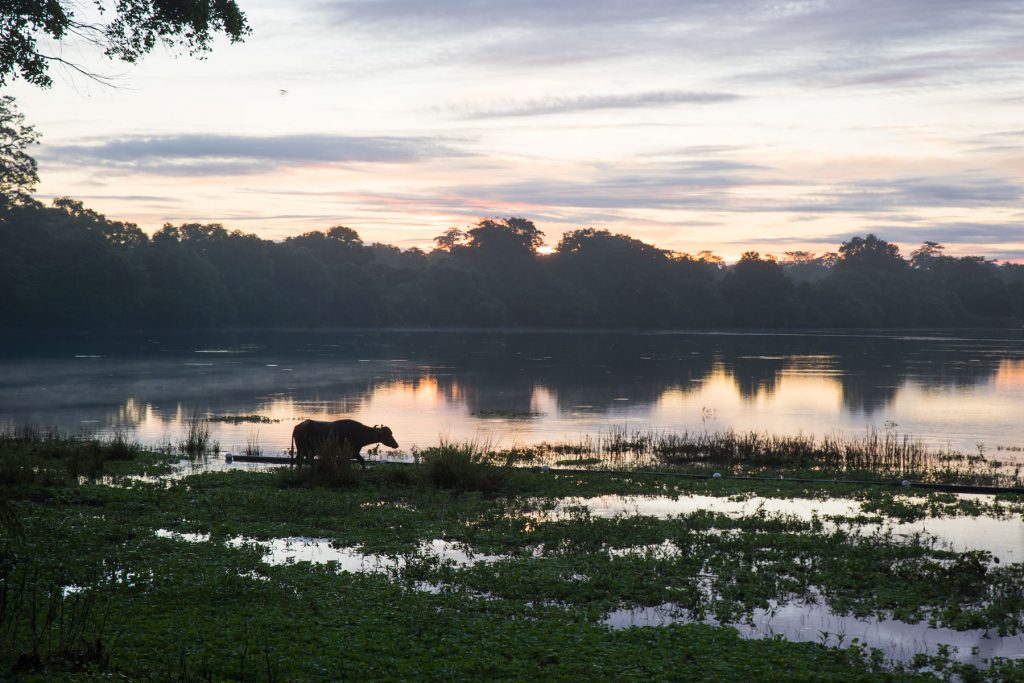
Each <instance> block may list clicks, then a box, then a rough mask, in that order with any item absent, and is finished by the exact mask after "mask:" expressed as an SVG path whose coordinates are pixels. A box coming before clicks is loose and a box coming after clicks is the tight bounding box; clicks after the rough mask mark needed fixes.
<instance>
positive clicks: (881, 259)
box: [836, 234, 907, 271]
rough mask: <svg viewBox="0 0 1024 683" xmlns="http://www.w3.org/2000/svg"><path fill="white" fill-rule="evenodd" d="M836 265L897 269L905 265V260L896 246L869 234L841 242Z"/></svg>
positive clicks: (903, 267)
mask: <svg viewBox="0 0 1024 683" xmlns="http://www.w3.org/2000/svg"><path fill="white" fill-rule="evenodd" d="M836 266H838V267H840V268H871V269H875V270H890V271H899V270H903V269H905V268H906V267H907V262H906V261H904V260H903V258H902V257H901V256H900V248H899V247H898V246H896V245H895V244H892V243H890V242H886V241H885V240H881V239H878V238H877V237H875V236H874V235H870V234H869V235H868V236H867V237H854V238H852V239H851V240H850V241H849V242H843V244H842V246H840V247H839V260H838V261H837V262H836Z"/></svg>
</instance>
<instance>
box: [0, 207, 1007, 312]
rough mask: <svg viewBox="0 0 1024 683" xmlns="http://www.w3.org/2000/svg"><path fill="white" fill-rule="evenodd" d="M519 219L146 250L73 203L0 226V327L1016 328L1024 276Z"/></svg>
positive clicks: (115, 224) (984, 267) (896, 253)
mask: <svg viewBox="0 0 1024 683" xmlns="http://www.w3.org/2000/svg"><path fill="white" fill-rule="evenodd" d="M543 238H544V236H543V233H542V232H541V231H540V230H539V229H537V227H536V226H535V225H534V224H533V223H532V222H531V221H530V220H528V219H525V218H518V217H509V218H505V219H500V220H498V219H489V218H488V219H482V220H480V221H478V222H477V223H475V224H473V225H471V226H469V227H467V228H466V229H465V230H462V229H457V228H452V229H450V230H448V231H447V232H445V233H444V234H443V235H439V236H438V237H437V238H436V239H435V246H434V248H433V249H432V250H430V251H425V250H421V249H418V248H412V249H407V250H404V251H403V250H401V249H399V248H398V247H395V246H393V245H388V244H381V243H374V244H365V243H364V242H363V240H362V238H360V236H359V234H358V233H357V232H356V231H355V230H353V229H351V228H348V227H344V226H334V227H332V228H329V229H327V230H325V231H320V230H314V231H310V232H306V233H304V234H302V235H298V236H295V237H289V238H287V239H285V240H283V241H280V242H275V241H271V240H265V239H262V238H260V237H258V236H257V235H255V234H248V233H243V232H241V231H238V230H230V229H228V228H225V227H224V226H222V225H220V224H197V223H188V224H182V225H178V226H175V225H170V224H168V225H165V226H164V227H163V228H161V229H160V230H158V231H157V232H155V233H154V234H153V235H152V236H150V235H147V234H146V233H145V232H143V231H142V230H141V229H140V228H139V227H138V226H136V225H134V224H131V223H124V222H120V221H114V220H110V219H108V218H106V217H105V216H103V215H102V214H99V213H96V212H95V211H92V210H90V209H88V208H86V207H85V206H83V205H82V203H81V202H78V201H76V200H73V199H70V198H66V197H65V198H59V199H57V200H55V201H54V203H53V205H52V206H51V207H45V206H43V205H42V204H40V203H37V202H27V203H25V204H23V205H18V206H9V207H7V210H6V211H5V212H4V213H3V215H0V290H3V291H5V292H7V295H6V296H5V297H4V300H3V301H0V317H2V319H3V320H4V321H5V326H6V327H7V328H8V329H19V330H69V329H82V330H104V329H108V330H125V329H154V330H167V329H183V328H191V329H212V328H237V327H245V328H270V329H280V328H294V327H305V328H310V327H312V328H331V327H362V328H366V327H371V328H380V327H426V328H433V327H443V328H453V327H472V328H489V329H493V328H508V327H525V328H539V329H550V328H554V329H637V330H656V329H707V328H741V329H773V330H795V329H809V328H841V329H850V328H864V329H881V328H904V329H905V328H967V327H988V328H1014V329H1019V328H1020V327H1021V325H1022V320H1024V265H1022V264H1012V263H1003V264H999V263H997V262H995V261H991V260H988V259H986V258H984V257H983V256H958V257H953V256H948V255H946V254H945V252H944V247H943V246H942V245H941V244H938V243H935V242H925V243H924V244H922V245H921V247H919V248H917V249H915V250H913V252H912V253H911V254H910V255H909V257H904V256H903V255H902V254H901V253H900V250H899V248H898V247H897V246H896V245H895V244H892V243H890V242H886V241H885V240H884V239H881V238H879V237H876V236H875V235H867V236H864V237H860V236H858V237H852V238H851V239H850V240H849V241H847V242H843V243H842V244H841V245H838V247H837V250H836V251H834V252H824V253H820V254H819V253H811V252H803V251H791V252H785V253H784V254H779V255H770V254H764V255H762V254H760V253H758V252H754V251H750V252H746V253H745V254H744V255H743V257H742V258H741V259H740V260H739V261H738V262H736V263H734V264H726V263H725V262H724V261H723V260H722V259H721V258H720V257H718V256H717V255H715V254H713V253H712V252H709V251H702V252H699V253H697V254H688V253H679V252H673V251H670V250H666V249H662V248H659V247H657V246H655V245H652V244H647V243H644V242H642V241H640V240H637V239H634V238H631V237H628V236H626V235H620V234H612V233H610V232H608V231H606V230H600V229H595V228H580V229H576V230H571V231H569V232H567V233H566V234H565V235H564V236H563V237H562V238H561V239H560V240H559V241H558V243H557V244H556V245H554V246H553V247H552V248H551V249H550V250H548V251H540V247H541V246H542V245H543V243H544V242H543Z"/></svg>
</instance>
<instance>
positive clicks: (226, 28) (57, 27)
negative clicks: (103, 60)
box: [0, 0, 249, 88]
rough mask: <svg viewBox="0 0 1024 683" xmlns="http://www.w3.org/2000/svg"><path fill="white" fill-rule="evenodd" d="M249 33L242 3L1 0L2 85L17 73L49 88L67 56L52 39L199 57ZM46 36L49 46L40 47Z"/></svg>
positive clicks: (108, 50)
mask: <svg viewBox="0 0 1024 683" xmlns="http://www.w3.org/2000/svg"><path fill="white" fill-rule="evenodd" d="M248 33H249V26H248V24H247V23H246V18H245V14H244V13H243V12H242V10H241V9H239V7H238V5H237V3H236V2H235V0H92V2H73V1H72V0H2V2H0V85H3V84H5V83H7V82H8V81H10V80H14V79H16V78H23V79H25V80H26V81H28V82H29V83H32V84H34V85H38V86H41V87H44V88H45V87H48V86H49V85H51V83H52V79H51V77H50V74H49V67H50V66H51V65H52V64H54V63H58V64H63V65H65V66H68V67H69V68H71V69H72V70H74V71H77V72H81V73H84V74H85V75H88V76H95V74H91V73H89V72H88V71H86V70H85V69H84V67H82V66H81V65H78V64H74V63H70V62H67V61H65V60H64V59H63V58H62V57H61V56H60V50H57V49H55V50H53V54H51V53H50V52H48V49H49V48H48V45H49V44H50V42H51V41H56V42H57V43H60V42H61V41H67V40H72V39H74V40H77V41H81V42H86V43H91V44H93V45H95V46H96V47H97V48H98V49H99V50H101V51H102V52H103V54H105V55H106V56H107V57H110V58H112V59H119V60H122V61H125V62H129V63H134V62H137V61H138V60H139V59H140V58H142V57H143V56H144V55H146V54H147V53H149V52H150V51H151V50H152V49H153V48H154V47H156V45H157V44H163V45H165V46H166V47H168V48H171V49H184V50H186V51H187V52H188V53H189V54H192V55H200V54H202V53H203V52H206V51H207V50H209V49H210V44H211V42H212V40H213V39H214V38H215V37H216V36H217V35H218V34H224V35H226V36H227V37H228V38H229V39H230V40H231V42H237V41H240V40H242V39H243V38H244V37H245V36H246V35H247V34H248ZM40 40H42V43H43V44H42V45H40Z"/></svg>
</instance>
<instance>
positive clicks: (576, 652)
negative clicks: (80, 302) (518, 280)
mask: <svg viewBox="0 0 1024 683" xmlns="http://www.w3.org/2000/svg"><path fill="white" fill-rule="evenodd" d="M57 438H58V437H52V438H51V437H50V436H48V435H39V434H35V435H21V436H15V435H10V436H9V437H7V438H4V439H0V472H8V471H21V470H20V469H18V468H24V467H27V468H28V469H29V470H32V471H33V472H35V471H36V470H39V471H40V472H49V471H51V470H52V471H53V472H61V473H63V474H62V475H61V476H49V475H47V476H42V475H40V476H36V475H33V477H32V478H31V479H24V478H18V477H14V478H9V479H0V501H3V502H4V505H6V508H7V510H8V511H9V515H8V516H6V517H4V516H0V548H3V552H2V553H0V596H2V599H0V678H3V677H11V678H23V679H29V680H31V679H35V680H53V679H60V678H69V679H70V678H72V677H76V678H79V677H80V678H82V679H85V680H88V679H91V678H110V677H124V678H128V679H141V680H163V679H168V678H173V679H180V680H210V679H212V680H241V679H258V680H273V681H283V680H302V681H304V680H324V679H358V680H366V679H389V680H401V679H416V680H445V681H447V680H453V679H454V680H480V679H484V680H487V679H503V680H523V679H545V680H548V679H550V680H579V679H584V678H586V679H596V680H633V679H636V680H680V679H683V680H697V681H701V680H708V681H711V680H738V679H746V680H752V681H775V680H805V681H820V680H834V681H875V680H890V681H933V680H953V679H954V678H957V679H959V680H981V681H1012V680H1020V678H1021V677H1022V676H1024V663H1022V662H1020V661H1013V660H1008V659H998V658H997V659H994V660H992V661H988V662H982V661H972V662H971V663H965V662H962V661H959V660H958V658H957V656H955V653H952V652H951V651H949V650H942V649H939V650H938V651H929V652H923V653H921V656H920V657H917V658H913V659H910V660H908V661H902V662H894V661H888V660H887V657H885V656H884V655H883V653H881V652H880V651H879V650H876V649H872V648H871V647H869V646H867V645H865V644H864V643H861V642H853V641H837V640H835V639H833V640H830V641H829V643H828V644H826V643H825V642H788V641H786V640H784V639H779V638H766V639H744V638H741V637H740V636H739V634H738V632H737V631H736V629H734V628H731V627H730V626H728V624H730V623H742V622H743V620H744V619H746V618H749V615H750V614H752V611H753V610H757V609H764V608H766V607H769V606H770V605H772V604H788V603H798V602H800V601H806V600H809V599H815V600H820V601H823V602H825V603H827V605H828V606H829V608H830V609H831V610H832V611H833V612H835V613H838V614H852V615H861V616H864V617H869V616H876V617H877V616H885V617H894V618H897V619H901V620H903V621H906V622H907V623H911V624H915V623H916V624H919V626H920V628H921V629H922V631H923V630H924V629H925V628H927V627H928V625H929V624H934V625H936V626H945V627H949V628H954V629H987V630H988V632H989V633H990V634H991V636H992V637H993V638H997V637H999V635H1000V634H1012V633H1019V632H1020V631H1021V630H1022V628H1024V624H1022V619H1024V597H1022V596H1024V566H1022V564H1021V563H1019V562H1016V563H1014V562H1008V561H1004V562H1002V563H998V564H997V563H995V562H994V558H992V557H991V556H990V555H988V554H987V553H985V552H981V551H977V550H974V551H954V550H950V549H947V548H943V547H941V545H940V544H937V543H936V542H935V541H934V539H930V538H928V537H924V536H916V537H909V538H904V537H899V536H896V535H894V534H893V533H892V532H891V531H888V530H886V529H885V528H881V529H867V528H863V527H862V525H861V523H860V521H859V520H858V519H853V520H843V521H841V522H838V521H835V520H832V519H830V518H828V517H827V516H821V517H818V516H815V517H812V518H811V519H801V518H798V517H796V516H793V515H787V514H782V513H773V514H769V513H767V512H765V511H764V510H763V509H762V510H759V511H758V510H754V511H752V512H751V513H750V514H747V515H741V516H733V515H725V514H722V513H719V512H716V511H715V510H713V509H708V510H697V511H693V512H690V513H687V514H679V515H670V516H667V517H666V518H655V517H651V516H642V515H639V516H638V515H631V516H624V515H620V516H613V517H600V516H596V515H592V514H590V513H589V512H588V511H587V509H586V508H583V507H576V508H573V507H572V506H569V507H568V508H566V506H564V505H562V501H565V500H568V499H576V498H580V497H598V496H612V495H626V494H628V495H649V496H654V495H656V496H663V497H687V496H693V495H702V496H715V497H727V498H731V499H744V498H748V497H750V496H771V497H809V498H816V499H822V498H826V497H828V496H842V497H844V498H856V499H857V500H858V501H859V503H860V506H861V512H862V513H863V515H864V516H865V520H867V519H870V523H872V524H874V523H877V522H878V520H879V519H880V518H884V517H890V516H891V517H892V518H893V519H896V520H901V519H919V518H923V517H929V516H937V515H999V516H1003V517H1012V516H1019V515H1020V514H1021V512H1022V510H1024V496H1011V495H1006V496H999V497H993V498H991V499H986V500H984V501H979V500H978V499H975V498H965V497H957V496H951V495H949V494H939V493H931V494H907V493H905V492H901V491H894V490H877V489H876V490H872V491H870V492H865V491H864V490H863V489H860V488H858V487H856V486H853V485H830V486H822V485H813V486H812V485H809V484H805V483H790V482H781V481H778V482H743V481H736V480H712V479H704V480H690V479H678V478H664V477H657V476H654V475H650V474H642V473H634V474H616V473H609V472H582V473H579V472H573V473H556V472H543V471H536V472H534V471H530V469H528V468H514V467H509V466H505V465H504V464H503V465H502V466H494V465H491V464H489V462H488V457H487V454H486V453H483V452H481V449H479V448H477V449H473V448H469V447H466V446H465V445H462V446H459V445H453V444H442V445H441V446H439V447H437V448H435V449H428V450H427V451H424V452H423V453H421V454H420V455H421V460H422V462H421V463H420V464H418V465H376V466H374V467H371V468H368V469H366V470H361V469H359V468H351V462H350V461H348V459H347V458H343V457H341V456H339V458H337V460H338V462H336V463H333V464H331V465H330V466H335V465H336V466H338V467H342V468H343V467H345V466H346V465H345V464H342V463H347V466H348V467H349V469H350V470H351V473H352V475H353V476H352V477H351V479H350V480H345V481H343V482H339V481H336V480H334V479H332V476H331V475H329V474H323V473H321V474H322V476H321V475H318V474H317V473H316V471H315V469H314V468H313V467H309V468H303V470H302V471H301V472H300V471H299V470H297V469H286V470H282V471H278V472H251V471H228V472H207V473H202V474H194V475H191V476H187V477H184V478H183V479H175V480H170V481H167V482H154V483H149V482H147V481H139V480H137V479H131V478H130V477H131V476H133V475H135V474H138V473H140V472H143V471H146V468H149V467H153V466H154V465H159V464H161V463H164V464H165V463H166V459H167V458H169V457H170V456H168V455H159V454H147V453H143V452H139V453H137V454H136V455H135V456H134V459H132V460H127V461H118V460H112V459H105V460H102V465H101V467H100V471H101V473H102V474H101V476H98V477H95V478H87V477H80V476H77V474H76V475H74V476H73V475H72V474H70V473H71V472H75V471H77V470H76V467H77V465H76V466H74V467H73V466H72V464H73V463H77V462H79V460H77V458H78V457H79V456H78V455H76V453H77V451H76V448H77V446H76V447H74V448H72V447H70V446H69V447H67V448H63V450H62V449H61V448H57V447H56V445H55V443H51V441H53V440H54V439H57ZM90 448H94V447H93V446H90ZM95 448H99V447H98V446H97V447H95ZM325 460H326V461H330V460H333V459H332V458H327V459H325ZM46 463H49V465H48V466H46V467H43V465H44V464H46ZM297 476H302V477H310V478H309V479H299V480H296V479H294V477H297ZM346 476H347V475H346ZM560 505H561V507H559V506H560ZM556 508H558V509H559V510H560V512H559V514H552V512H553V511H554V510H555V509H556ZM5 520H6V521H5ZM15 520H16V525H15V524H14V521H15ZM15 526H16V527H17V528H15ZM158 530H167V531H166V532H161V533H160V534H158V533H157V531H158ZM167 532H173V533H167ZM176 534H177V535H176ZM182 534H194V536H183V535H182ZM291 537H316V538H325V539H331V541H332V543H333V544H334V545H335V546H337V547H338V548H357V549H359V551H361V552H363V553H366V554H368V555H369V554H374V555H379V556H384V557H393V558H401V559H402V562H394V563H392V564H391V565H390V566H391V567H392V569H391V570H389V571H387V572H380V573H375V572H372V571H366V572H352V571H341V570H340V567H339V566H338V565H337V564H336V563H333V564H332V563H323V564H318V563H311V562H288V563H283V564H270V563H267V562H265V561H264V552H265V548H264V547H262V546H260V545H258V544H254V543H246V542H240V541H239V539H243V538H244V539H264V540H272V539H285V538H291ZM186 539H189V540H186ZM435 539H443V540H444V541H446V542H448V543H451V544H455V545H458V546H459V547H464V548H466V549H467V550H468V551H471V552H472V553H476V554H486V555H489V556H491V559H489V560H488V561H486V562H477V563H471V564H465V563H463V564H460V563H457V562H453V561H449V560H446V559H445V558H444V557H439V556H436V555H431V554H430V553H429V552H425V551H424V550H423V548H425V547H426V548H429V547H430V546H431V542H432V541H433V540H435ZM425 587H430V588H431V589H430V590H424V588H425ZM663 604H674V605H678V606H680V607H681V608H683V609H685V610H686V611H687V613H688V614H690V615H691V617H692V618H693V619H694V620H696V621H700V620H701V618H711V617H714V618H715V619H717V620H718V621H720V622H721V623H722V625H712V624H710V623H688V624H683V623H680V624H672V625H666V626H658V627H644V628H626V629H612V628H609V627H608V626H607V625H606V624H604V623H603V622H604V620H605V619H606V618H607V617H608V615H609V614H610V613H611V612H612V611H614V610H617V609H622V608H628V607H633V606H639V607H642V606H658V605H663Z"/></svg>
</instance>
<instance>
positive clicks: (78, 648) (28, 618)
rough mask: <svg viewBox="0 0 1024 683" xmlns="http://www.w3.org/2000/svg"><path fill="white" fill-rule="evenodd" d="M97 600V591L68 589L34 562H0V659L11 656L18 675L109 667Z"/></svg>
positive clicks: (103, 618) (102, 615)
mask: <svg viewBox="0 0 1024 683" xmlns="http://www.w3.org/2000/svg"><path fill="white" fill-rule="evenodd" d="M100 602H101V600H100V596H99V594H98V592H97V591H95V590H88V591H80V590H74V591H69V590H68V589H67V587H66V586H63V585H61V583H60V582H58V581H55V580H54V578H53V577H52V576H51V575H49V573H48V572H46V571H44V570H42V569H41V567H40V566H39V565H38V564H36V563H33V562H23V563H21V564H16V565H10V566H9V565H6V564H2V565H0V661H3V660H7V661H11V660H13V665H12V666H11V673H13V674H15V675H16V676H18V677H20V676H22V675H30V674H38V673H42V672H46V671H48V670H50V671H52V670H57V671H61V670H63V671H90V670H92V671H95V670H103V669H105V668H107V667H108V666H109V664H110V653H109V651H108V650H107V649H106V647H105V645H104V643H103V636H104V631H105V626H106V622H107V619H106V613H105V612H106V610H105V609H104V608H103V607H104V606H101V604H100ZM105 607H106V608H109V600H107V602H106V605H105Z"/></svg>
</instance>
